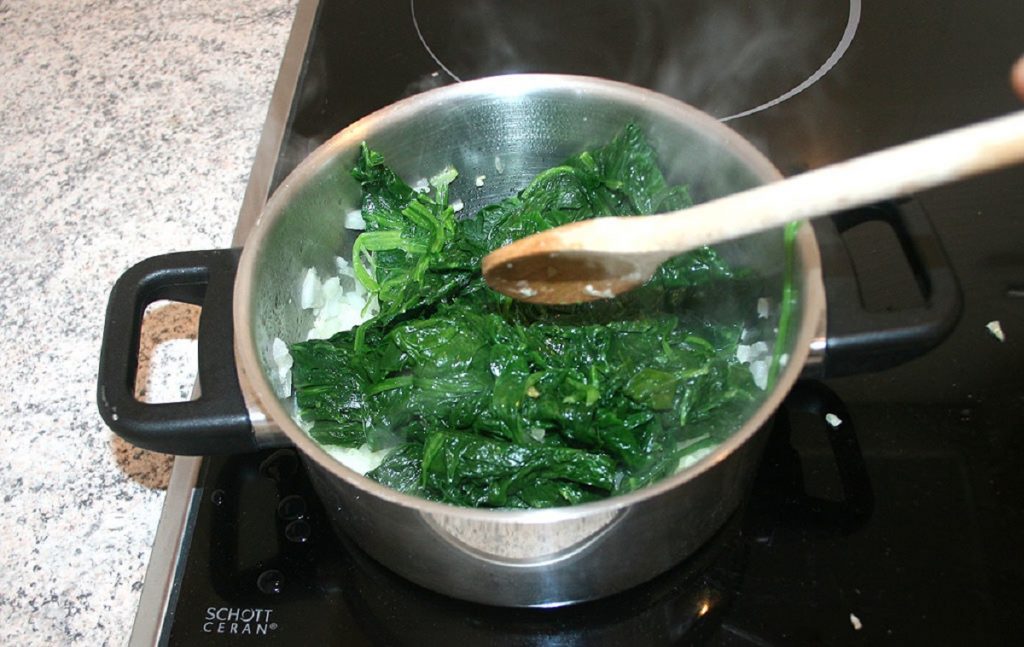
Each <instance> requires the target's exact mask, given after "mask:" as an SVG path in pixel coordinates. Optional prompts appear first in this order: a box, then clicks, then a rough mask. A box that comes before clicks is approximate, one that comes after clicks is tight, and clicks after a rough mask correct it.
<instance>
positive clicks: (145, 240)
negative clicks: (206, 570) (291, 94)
mask: <svg viewBox="0 0 1024 647" xmlns="http://www.w3.org/2000/svg"><path fill="white" fill-rule="evenodd" d="M294 9H295V0H251V1H249V2H227V1H225V0H213V1H212V2H203V3H186V2H178V1H172V2H141V1H138V0H136V1H134V2H133V1H128V0H107V1H104V2H85V3H69V2H61V1H58V0H24V1H16V0H15V1H11V0H0V79H2V80H0V249H2V253H3V268H4V271H3V273H2V274H0V324H2V325H0V335H2V344H0V367H2V370H3V374H4V376H5V378H6V383H7V387H6V389H5V393H4V395H3V396H2V397H0V448H2V449H0V484H2V488H3V512H2V514H0V541H2V544H0V545H2V551H0V644H4V645H31V644H62V645H63V644H83V645H106V644H113V645H119V644H124V643H125V642H126V641H127V638H128V635H129V632H130V630H131V625H132V621H133V617H134V613H135V607H136V604H137V603H138V597H139V592H140V590H141V587H142V580H143V576H144V574H145V569H146V565H147V562H148V560H149V554H150V548H151V544H152V542H153V538H154V534H155V531H156V526H157V521H158V519H159V516H160V510H161V505H162V504H163V499H164V491H165V488H166V486H167V482H168V479H169V475H170V466H171V459H170V458H169V457H166V456H161V455H157V454H152V453H149V452H146V451H142V450H139V449H136V448H134V447H132V446H130V445H128V444H127V443H125V442H123V441H121V440H120V439H119V438H117V437H116V436H114V434H113V433H112V432H111V431H110V430H109V429H107V427H106V426H105V425H104V424H103V421H102V420H101V419H100V417H99V414H98V412H97V407H96V404H95V392H96V369H97V357H98V353H99V346H100V337H101V332H102V327H103V314H104V308H105V304H106V299H107V295H108V292H109V290H110V287H111V285H112V283H113V282H114V280H115V279H116V278H117V277H118V276H119V275H120V274H121V273H122V272H123V271H124V270H125V269H127V268H128V267H129V266H131V265H132V264H134V263H135V262H137V261H139V260H142V259H143V258H145V257H148V256H152V255H155V254H160V253H164V252H171V251H181V250H190V249H205V248H213V247H224V246H227V245H229V244H230V242H231V234H232V230H233V229H234V225H235V222H236V219H237V216H238V210H239V207H240V206H241V202H242V195H243V192H244V188H245V185H246V182H247V179H248V174H249V170H250V166H251V164H252V159H253V155H254V153H255V150H256V146H257V143H258V140H259V135H260V132H261V129H262V127H263V122H264V119H265V117H266V111H267V105H268V102H269V99H270V94H271V90H272V88H273V84H274V80H275V78H276V75H277V71H278V66H279V65H280V62H281V57H282V54H283V51H284V46H285V42H286V40H287V37H288V33H289V29H290V26H291V22H292V18H293V15H294ZM195 319H196V312H195V309H194V308H192V307H186V306H180V305H164V306H162V307H157V308H156V309H155V310H154V311H153V312H152V313H151V315H150V316H149V318H148V321H147V324H146V331H147V332H146V335H147V338H148V339H149V341H148V342H147V343H146V344H145V348H144V349H143V351H144V355H146V356H149V357H151V358H152V359H151V360H150V361H149V362H148V363H147V364H146V365H145V366H144V368H143V371H142V373H143V379H142V380H140V384H139V387H138V390H139V392H140V393H143V394H145V395H146V397H147V398H148V399H164V400H166V399H181V398H182V397H184V396H186V395H187V394H188V393H189V391H191V387H192V381H193V379H194V363H193V362H194V360H191V361H190V359H191V358H192V357H193V356H194V353H195V342H194V334H195Z"/></svg>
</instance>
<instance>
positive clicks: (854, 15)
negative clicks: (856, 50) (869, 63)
mask: <svg viewBox="0 0 1024 647" xmlns="http://www.w3.org/2000/svg"><path fill="white" fill-rule="evenodd" d="M409 13H410V16H411V18H412V24H413V28H414V29H415V31H416V36H417V38H418V39H419V42H420V44H421V45H422V47H423V49H424V50H425V51H426V53H427V54H428V55H429V56H430V58H431V59H432V60H433V61H434V62H435V63H436V64H437V65H438V67H440V68H441V70H442V71H444V73H445V74H447V75H448V76H449V77H451V79H453V80H454V81H456V82H458V83H461V82H462V81H463V78H462V77H461V76H459V74H456V72H455V71H454V70H453V69H452V68H451V67H449V66H448V65H447V64H446V63H445V62H444V60H442V57H441V56H439V55H438V54H437V52H435V51H434V48H432V47H431V45H430V43H429V41H428V38H427V36H426V35H425V34H424V30H423V28H422V27H421V25H420V20H419V18H418V16H417V13H416V0H409ZM860 17H861V0H850V8H849V13H848V16H847V20H846V26H845V28H844V30H843V33H842V36H841V37H840V39H839V42H838V43H837V44H836V46H835V48H834V49H833V50H832V52H831V54H830V55H829V56H828V58H826V59H825V61H824V62H823V63H822V64H821V65H820V66H819V67H818V68H817V69H815V70H814V72H812V73H811V74H810V75H809V76H808V77H807V78H805V79H804V80H802V81H801V82H800V83H798V84H796V85H794V86H793V87H791V88H790V89H788V90H786V91H785V92H783V93H782V94H780V95H778V96H776V97H775V98H773V99H769V100H768V101H764V102H763V103H760V104H758V105H755V106H754V107H752V108H748V109H745V110H741V111H739V112H736V113H734V114H730V115H728V116H725V117H720V121H722V122H728V121H732V120H734V119H740V118H742V117H747V116H750V115H753V114H756V113H759V112H762V111H764V110H768V109H769V108H772V107H775V106H777V105H779V104H781V103H783V102H785V101H788V100H789V99H792V98H793V97H795V96H797V95H798V94H800V93H802V92H804V91H805V90H807V89H808V88H810V87H811V86H813V85H814V84H816V83H817V82H818V81H820V80H821V79H822V78H824V77H825V75H827V74H828V73H829V72H830V71H831V70H832V69H833V68H834V67H835V66H836V65H837V64H838V63H839V61H840V60H841V59H842V58H843V56H844V55H845V54H846V52H847V50H848V49H849V48H850V45H851V44H852V43H853V40H854V38H855V37H856V35H857V28H858V26H859V25H860ZM436 74H437V73H436V72H435V75H436Z"/></svg>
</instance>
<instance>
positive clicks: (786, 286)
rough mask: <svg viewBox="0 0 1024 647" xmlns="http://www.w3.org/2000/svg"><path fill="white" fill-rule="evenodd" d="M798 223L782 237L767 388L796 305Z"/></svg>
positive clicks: (771, 383)
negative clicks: (777, 308) (782, 254)
mask: <svg viewBox="0 0 1024 647" xmlns="http://www.w3.org/2000/svg"><path fill="white" fill-rule="evenodd" d="M801 224H802V223H801V222H800V221H796V222H791V223H789V224H787V225H786V227H785V229H784V231H783V234H782V237H783V244H784V245H785V247H786V249H785V254H786V260H785V268H784V269H783V276H782V299H781V304H780V308H781V309H780V311H779V332H778V334H777V335H776V336H775V349H774V351H773V352H772V363H771V366H770V367H769V368H768V388H769V389H770V388H771V387H772V386H774V385H775V380H776V379H777V378H778V375H779V370H780V369H781V364H782V354H783V353H782V351H783V349H784V348H785V347H786V341H787V338H788V337H789V327H790V323H791V321H792V319H793V307H794V305H795V303H796V289H795V287H794V274H795V272H796V234H797V232H798V231H799V230H800V225H801Z"/></svg>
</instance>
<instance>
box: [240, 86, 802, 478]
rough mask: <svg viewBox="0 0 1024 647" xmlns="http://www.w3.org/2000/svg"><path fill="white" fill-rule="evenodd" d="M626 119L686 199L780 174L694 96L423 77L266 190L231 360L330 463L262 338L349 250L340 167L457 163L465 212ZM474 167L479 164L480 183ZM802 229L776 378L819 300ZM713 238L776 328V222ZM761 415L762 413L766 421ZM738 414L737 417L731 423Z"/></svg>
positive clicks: (753, 316)
mask: <svg viewBox="0 0 1024 647" xmlns="http://www.w3.org/2000/svg"><path fill="white" fill-rule="evenodd" d="M631 121H632V122H635V123H637V124H638V125H639V126H640V127H641V129H642V130H643V131H644V133H645V134H646V135H647V137H648V139H649V141H650V142H651V143H652V145H653V146H654V147H655V149H656V150H657V152H658V155H659V158H660V161H661V164H662V167H663V169H664V170H665V171H666V177H667V179H668V180H669V181H670V182H671V183H683V184H687V185H688V186H689V189H690V192H691V195H692V196H693V198H694V200H695V201H696V202H701V201H705V200H708V199H712V198H715V197H719V196H723V195H726V194H729V193H733V192H736V191H739V190H742V189H746V188H749V187H753V186H756V185H758V184H763V183H765V182H768V181H773V180H776V179H778V178H779V177H780V175H779V173H778V171H777V170H776V169H775V168H774V167H773V166H772V165H771V164H770V163H769V162H768V161H767V160H766V159H765V158H764V157H763V156H762V155H760V154H759V153H758V152H757V151H756V150H755V149H754V148H753V147H752V146H750V145H749V144H748V143H746V142H745V141H744V140H742V139H741V138H740V137H738V136H737V135H735V134H734V133H733V132H732V131H731V130H729V129H727V128H726V127H724V126H722V125H721V124H719V123H718V122H717V121H715V120H713V119H712V118H710V117H708V116H707V115H705V114H703V113H701V112H699V111H697V110H695V109H692V108H690V107H688V106H685V105H683V104H681V103H679V102H677V101H674V100H671V99H668V98H666V97H663V96H661V95H657V94H654V93H651V92H648V91H645V90H640V89H638V88H633V87H631V86H626V85H623V84H619V83H613V82H607V81H599V80H595V79H586V78H580V77H565V76H539V75H522V76H507V77H498V78H493V79H484V80H480V81H473V82H469V83H464V84H460V85H456V86H449V87H446V88H441V89H439V90H433V91H430V92H427V93H424V94H421V95H417V96H414V97H412V98H410V99H406V100H405V101H403V102H400V103H398V104H395V105H394V106H392V107H390V108H387V109H384V110H382V111H380V112H378V113H375V114H373V115H371V116H369V117H367V118H365V119H363V120H361V121H359V122H357V123H355V124H353V125H352V126H350V127H348V128H347V129H345V130H344V131H342V132H341V133H339V134H338V135H336V136H335V137H334V138H333V139H331V140H330V141H329V142H327V143H326V144H324V145H323V146H322V147H320V148H319V149H318V150H317V151H315V152H314V153H313V154H312V155H311V156H310V157H309V158H308V159H307V160H305V161H304V162H303V163H302V164H301V165H300V166H299V167H298V168H297V169H296V171H295V172H294V173H292V175H291V176H289V177H288V178H287V179H286V180H285V182H284V183H283V184H282V186H281V187H280V188H279V189H278V191H277V192H276V193H275V195H274V196H273V197H272V199H271V201H270V202H269V203H268V206H267V208H266V210H265V211H264V214H263V215H262V216H261V218H260V220H259V222H258V223H257V225H256V227H255V228H254V229H253V232H252V234H251V236H250V238H249V240H248V242H247V244H246V248H245V251H244V254H243V258H242V265H241V268H240V272H239V275H240V283H239V289H238V290H237V291H236V297H235V298H236V308H235V315H236V332H237V333H238V334H237V335H236V340H237V341H236V343H237V344H238V345H239V366H240V369H241V370H242V372H243V373H244V374H245V377H246V379H247V380H248V382H249V383H250V385H251V386H252V387H253V388H254V391H255V392H256V394H257V396H258V398H259V400H260V403H259V406H261V407H262V408H263V409H264V410H265V411H266V412H267V413H268V414H269V416H270V418H271V419H272V420H273V421H274V422H275V423H276V424H278V425H279V426H280V427H281V428H282V429H283V430H284V431H285V432H286V433H287V434H288V435H289V437H290V438H291V439H292V440H293V442H295V443H296V444H297V445H300V447H301V448H302V449H303V450H305V451H307V453H310V454H312V455H313V456H314V458H316V459H317V460H318V462H321V463H323V464H325V465H328V466H330V463H331V459H330V458H328V457H327V455H326V453H324V452H323V451H320V450H319V449H318V448H317V447H316V446H315V443H313V442H312V440H311V439H309V438H308V436H306V435H305V434H304V432H303V431H302V430H301V429H300V428H299V427H298V426H297V425H296V424H294V422H293V421H292V420H291V418H290V416H289V414H290V412H291V411H292V409H293V406H292V403H291V402H290V400H289V399H288V398H280V397H277V396H276V395H274V387H275V386H276V385H275V384H274V382H275V381H276V377H275V375H276V368H275V364H274V361H273V358H272V352H271V345H272V342H273V340H274V339H275V338H280V339H282V340H284V341H285V342H286V343H292V342H296V341H300V340H303V339H305V338H306V334H307V331H308V330H309V329H310V327H311V325H312V314H311V313H310V312H309V311H306V310H302V309H301V308H300V307H299V294H300V285H301V281H302V278H303V276H304V274H305V272H306V270H307V268H309V267H314V268H317V270H318V272H319V273H320V274H321V276H325V275H332V274H334V273H335V257H337V256H339V255H340V256H348V255H349V254H350V253H351V246H352V241H353V239H354V237H355V236H356V235H357V234H358V232H356V231H350V230H347V229H346V228H345V226H344V222H345V216H346V214H347V213H348V212H350V211H353V210H357V209H358V208H359V198H360V187H359V185H358V183H357V182H356V181H355V180H354V179H353V178H352V177H351V176H350V170H351V169H352V167H353V166H354V164H355V161H356V157H357V154H358V151H359V145H360V143H361V142H363V141H365V142H367V144H368V145H369V146H370V147H372V148H374V149H376V150H378V151H380V152H381V153H383V155H384V157H385V160H386V162H387V164H388V165H389V166H391V167H392V168H393V169H394V170H395V171H396V172H397V173H398V174H399V175H400V176H401V177H403V179H405V180H406V181H407V182H409V183H410V184H414V183H415V182H416V180H418V179H420V178H427V177H430V176H432V175H434V174H436V173H437V172H438V171H440V170H441V169H443V168H444V167H446V166H448V165H453V166H454V167H455V168H456V169H458V171H459V173H460V175H459V177H458V179H456V180H455V182H454V183H453V184H452V185H451V196H452V199H453V200H461V201H462V202H463V203H464V205H465V207H464V209H463V211H462V212H461V215H470V214H473V213H475V212H476V211H477V210H478V209H479V208H480V207H482V206H484V205H487V204H491V203H494V202H497V201H499V200H501V199H502V198H504V197H506V196H509V195H511V194H513V193H514V192H516V191H518V190H519V189H521V188H523V187H524V186H525V185H526V184H527V183H528V181H529V180H530V179H531V178H532V177H534V176H535V175H536V174H537V173H539V172H540V171H542V170H544V169H547V168H549V167H552V166H555V165H557V164H559V163H560V162H562V161H563V160H564V159H565V158H567V157H569V156H570V155H573V154H575V153H578V152H580V151H581V150H584V149H586V148H589V147H593V146H597V145H601V144H603V143H606V142H607V141H608V140H610V139H611V138H612V137H613V136H614V135H615V134H616V133H617V132H619V131H620V130H621V129H622V128H623V127H624V126H625V125H626V124H627V123H629V122H631ZM478 176H485V180H484V181H483V183H482V185H481V186H477V182H476V178H477V177H478ZM802 230H803V231H802V232H801V235H800V236H799V238H798V244H797V251H796V258H795V271H796V284H795V287H796V294H797V307H796V308H795V310H794V320H793V325H792V326H791V327H790V332H789V334H788V335H787V338H786V339H783V340H780V341H779V343H781V344H782V352H783V353H785V354H786V355H787V356H788V357H789V358H791V359H790V365H789V366H787V367H786V368H785V370H784V371H783V372H782V375H781V379H780V381H779V383H778V385H779V387H780V388H781V389H782V390H783V391H785V390H788V387H789V385H790V384H791V383H792V381H793V380H794V379H795V377H796V374H797V373H798V372H799V369H800V365H802V363H803V361H804V359H805V358H806V347H807V346H808V345H809V340H810V336H811V334H812V333H813V332H814V331H813V330H812V328H814V327H816V326H817V318H818V316H819V313H818V310H820V309H821V307H822V305H821V303H820V300H821V297H820V276H819V273H818V268H817V251H816V246H815V244H814V241H813V235H812V234H811V233H810V231H809V227H802ZM718 250H719V252H720V253H721V254H723V256H724V257H725V258H726V260H727V261H728V262H729V263H730V264H732V265H733V266H734V267H737V268H741V267H742V268H749V269H752V270H754V271H755V272H757V273H758V274H759V275H761V276H762V277H763V286H764V295H763V296H764V297H765V298H766V299H767V300H768V303H769V304H770V310H769V314H768V317H766V318H765V317H759V316H758V312H757V303H756V299H753V300H751V302H750V303H748V304H743V310H744V312H745V313H746V316H745V320H746V321H747V322H748V324H749V326H750V327H751V328H757V329H758V330H757V331H756V335H755V336H762V337H768V338H771V339H774V337H775V332H774V331H775V328H776V327H777V326H778V314H779V310H780V309H779V307H778V304H779V301H780V296H781V294H782V284H783V268H784V267H785V256H786V252H785V246H784V244H783V234H782V231H781V230H774V231H768V232H764V233H761V234H757V235H754V236H750V237H747V238H744V239H741V240H738V241H734V242H731V243H728V244H724V245H722V246H720V247H719V248H718ZM772 392H773V390H772V389H769V390H766V391H764V392H763V397H761V398H760V400H759V401H758V402H756V403H754V405H753V406H752V407H751V411H750V412H749V413H750V414H751V415H750V416H748V417H751V418H756V417H757V416H754V413H755V412H758V411H759V410H761V409H766V408H767V409H769V410H770V409H773V408H774V406H775V404H777V402H775V403H773V402H771V400H772V399H773V396H772ZM780 398H781V394H779V395H778V396H777V397H775V398H774V399H776V400H777V399H780ZM767 415H768V413H767V412H764V413H763V415H761V416H760V417H761V418H762V420H761V421H762V422H763V418H764V417H766V416H767ZM744 420H746V418H745V419H744ZM744 420H736V421H735V422H736V428H737V430H739V429H741V428H742V427H743V426H744ZM748 422H749V421H748ZM751 424H752V423H751ZM748 426H750V425H748ZM752 432H753V430H750V433H752ZM331 469H335V470H336V468H333V467H332V468H331ZM341 473H344V474H346V475H349V474H348V473H347V472H346V471H344V470H342V471H341Z"/></svg>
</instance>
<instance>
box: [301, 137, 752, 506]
mask: <svg viewBox="0 0 1024 647" xmlns="http://www.w3.org/2000/svg"><path fill="white" fill-rule="evenodd" d="M352 175H353V177H354V178H355V179H356V180H358V181H359V182H360V184H361V186H362V192H363V193H362V196H363V197H362V213H363V219H364V220H365V222H366V225H367V230H366V231H365V232H364V233H362V234H361V235H360V236H359V237H358V238H357V239H356V241H355V243H354V250H353V262H354V265H355V271H356V276H357V278H358V280H360V281H361V282H362V283H363V285H364V286H365V287H366V288H367V289H368V290H369V291H370V292H371V293H373V294H375V295H376V296H377V298H378V300H379V305H380V312H379V314H378V315H376V316H375V317H374V318H372V319H370V320H369V321H367V322H366V323H364V324H362V325H361V326H358V327H357V328H355V329H354V330H351V331H347V332H342V333H339V334H337V335H335V336H334V337H332V338H331V339H329V340H311V341H306V342H301V343H297V344H294V345H293V346H292V347H291V352H292V355H293V358H294V368H293V383H294V385H295V396H296V401H297V405H298V410H299V412H300V415H301V416H302V418H303V419H304V420H305V421H307V422H308V423H310V425H311V427H310V434H311V435H312V437H313V438H314V439H316V440H317V441H318V442H320V443H322V444H324V445H339V446H344V447H359V446H362V445H364V444H366V445H368V446H369V447H370V448H371V449H373V450H379V449H384V448H389V447H394V448H395V449H394V450H393V451H392V452H391V453H390V454H389V455H388V456H387V458H386V459H385V460H384V462H383V463H382V464H381V465H380V466H379V467H378V468H377V469H375V470H373V471H372V472H370V473H369V475H368V476H370V477H371V478H374V479H376V480H378V481H379V482H381V483H383V484H385V485H388V486H390V487H394V488H396V489H398V490H401V491H404V492H409V493H413V494H416V495H419V496H423V497H426V498H429V499H434V500H438V501H445V502H449V503H453V504H458V505H468V506H489V507H548V506H560V505H570V504H575V503H580V502H584V501H590V500H594V499H599V498H602V497H607V496H610V495H614V494H619V493H622V492H627V491H630V490H633V489H636V488H639V487H643V486H645V485H647V484H649V483H651V482H653V481H656V480H658V479H660V478H662V477H664V476H666V475H668V474H671V473H672V472H674V471H675V470H676V469H677V466H678V465H679V461H680V459H681V458H682V457H683V456H684V455H686V454H688V453H690V452H694V451H698V450H701V449H705V448H707V447H710V446H714V444H716V443H717V442H720V441H721V440H722V439H723V438H725V437H726V436H727V435H729V434H730V433H732V431H734V429H735V428H736V427H737V426H738V422H739V421H742V420H743V419H744V418H745V417H746V413H747V411H748V410H749V408H750V406H751V403H753V402H754V401H755V400H756V398H757V395H756V394H757V393H758V392H759V390H758V389H757V387H756V386H755V385H754V382H753V380H752V377H751V374H750V371H749V370H748V368H747V367H746V366H744V365H742V364H740V363H739V362H738V361H737V360H736V358H735V352H736V346H737V344H738V343H739V340H740V334H741V332H742V330H743V323H744V320H745V319H746V317H747V316H748V315H749V314H750V311H751V310H752V309H753V304H754V303H755V302H756V299H757V297H758V296H760V295H761V294H762V290H763V286H762V285H761V280H760V279H759V277H757V276H754V275H752V274H751V273H747V272H741V271H736V270H734V269H732V268H730V267H729V266H727V265H726V263H724V262H723V260H722V259H721V258H720V257H719V256H718V254H716V253H715V252H714V251H713V250H711V249H708V248H705V249H700V250H698V251H695V252H692V253H689V254H685V255H682V256H679V257H677V258H675V259H672V260H671V261H669V262H667V263H665V264H664V265H663V267H662V268H661V269H660V270H659V271H658V272H657V273H656V274H655V276H654V277H653V278H652V279H651V280H650V281H649V282H648V283H647V284H645V285H644V286H642V287H640V288H638V289H636V290H634V291H632V292H629V293H627V294H625V295H622V296H621V297H619V298H616V299H612V300H602V301H595V302H592V303H588V304H580V305H577V306H571V307H564V306H563V307H542V306H537V305H531V304H526V303H522V302H518V301H514V300H511V299H509V298H508V297H506V296H503V295H501V294H499V293H497V292H494V291H492V290H490V289H489V288H488V287H487V286H486V284H485V283H484V281H483V279H482V277H481V274H480V269H479V267H480V261H481V259H482V258H483V256H484V255H486V254H487V253H488V252H490V251H491V250H493V249H496V248H498V247H500V246H502V245H504V244H506V243H509V242H511V241H513V240H515V239H518V238H521V237H523V236H526V235H529V234H532V233H535V232H537V231H540V230H543V229H547V228H549V227H553V226H557V225H561V224H564V223H567V222H571V221H576V220H581V219H584V218H592V217H597V216H609V215H628V214H634V213H656V212H659V211H666V210H671V209H676V208H681V207H685V206H688V205H689V204H690V203H691V202H690V196H689V194H688V192H687V189H686V187H683V186H670V185H669V184H668V183H667V182H666V180H665V177H664V175H663V174H662V172H661V170H660V169H659V167H658V164H657V159H656V155H655V152H654V150H653V149H652V147H651V146H650V144H649V143H648V142H647V141H646V140H645V138H644V137H643V135H642V133H641V131H640V129H639V128H638V127H636V126H634V125H629V126H627V127H626V128H625V129H624V130H623V131H622V132H621V133H620V134H619V135H618V136H616V137H615V138H614V139H613V140H612V141H611V142H609V143H608V144H607V145H605V146H603V147H600V148H596V149H594V150H590V151H585V152H581V153H579V154H578V155H575V156H573V157H571V158H570V159H568V160H566V161H565V162H564V163H563V164H561V165H559V166H557V167H554V168H552V169H549V170H547V171H545V172H543V173H541V174H540V175H538V176H537V177H536V178H535V179H534V180H533V181H532V182H530V183H529V185H528V186H527V187H526V188H524V189H523V190H522V191H520V192H519V193H518V194H517V195H514V196H512V197H509V198H507V199H505V200H503V201H501V202H500V203H498V204H494V205H491V206H488V207H485V208H483V209H481V210H480V211H479V212H478V213H477V214H475V215H474V216H473V217H470V218H467V219H456V217H455V212H454V210H453V209H452V206H451V204H450V203H449V199H448V191H449V186H450V184H451V182H452V181H453V180H454V179H455V177H456V172H455V171H454V170H453V169H446V170H445V171H444V172H443V173H441V174H439V175H438V176H437V177H435V178H432V179H431V182H430V184H431V187H432V189H433V190H432V191H427V192H421V191H416V190H414V189H413V188H412V187H410V186H409V185H408V184H407V183H406V182H405V181H403V180H402V179H401V178H399V177H398V176H397V175H396V174H395V173H394V172H393V171H392V170H391V169H390V168H388V167H387V166H386V164H385V161H384V159H383V157H382V156H381V155H380V154H379V153H377V152H375V151H373V150H371V149H370V148H368V147H367V146H366V145H365V144H364V145H363V147H362V149H361V154H360V156H359V158H358V162H357V164H356V167H355V169H354V170H353V171H352Z"/></svg>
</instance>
